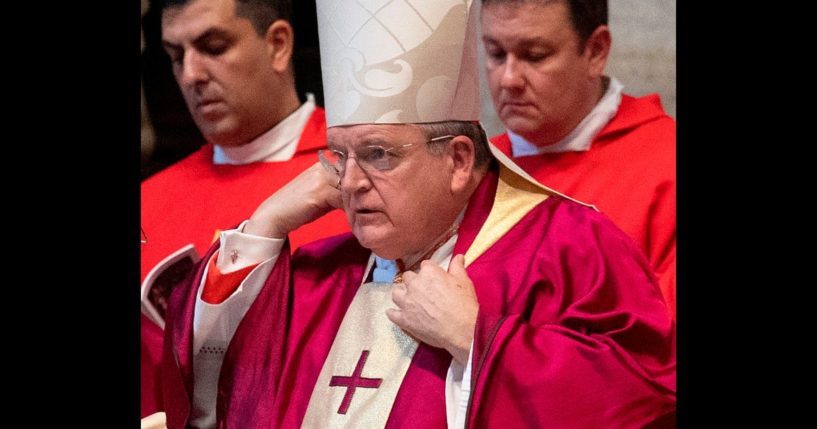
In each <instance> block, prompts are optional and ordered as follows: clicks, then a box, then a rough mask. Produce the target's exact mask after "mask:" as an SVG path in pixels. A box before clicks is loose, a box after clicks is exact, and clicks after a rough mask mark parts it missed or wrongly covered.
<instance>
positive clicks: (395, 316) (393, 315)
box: [386, 308, 406, 328]
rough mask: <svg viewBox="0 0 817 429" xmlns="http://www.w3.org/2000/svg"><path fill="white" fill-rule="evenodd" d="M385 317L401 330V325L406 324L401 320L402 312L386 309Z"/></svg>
mask: <svg viewBox="0 0 817 429" xmlns="http://www.w3.org/2000/svg"><path fill="white" fill-rule="evenodd" d="M386 317H388V318H389V320H391V322H392V323H394V324H395V325H397V326H399V327H401V328H403V325H404V324H405V323H406V322H405V320H404V319H403V312H402V311H400V310H398V309H396V308H387V309H386Z"/></svg>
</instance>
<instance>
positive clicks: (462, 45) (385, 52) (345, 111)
mask: <svg viewBox="0 0 817 429" xmlns="http://www.w3.org/2000/svg"><path fill="white" fill-rule="evenodd" d="M478 8H479V2H474V1H472V0H317V11H318V34H319V36H320V51H321V68H322V75H323V87H324V98H325V103H326V120H327V126H330V127H332V126H338V125H353V124H372V123H375V124H404V123H425V122H438V121H449V120H460V121H477V120H479V113H480V106H479V101H480V99H479V70H478V68H477V67H478V65H477V19H478V15H479V10H478Z"/></svg>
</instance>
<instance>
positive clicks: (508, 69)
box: [500, 54, 525, 89]
mask: <svg viewBox="0 0 817 429" xmlns="http://www.w3.org/2000/svg"><path fill="white" fill-rule="evenodd" d="M523 72H524V64H523V63H522V62H521V61H519V60H517V59H516V57H515V56H513V55H510V54H508V56H507V57H506V58H505V64H504V65H503V69H502V76H501V78H500V84H501V85H502V87H503V88H505V89H514V88H521V87H522V86H524V85H525V79H524V73H523Z"/></svg>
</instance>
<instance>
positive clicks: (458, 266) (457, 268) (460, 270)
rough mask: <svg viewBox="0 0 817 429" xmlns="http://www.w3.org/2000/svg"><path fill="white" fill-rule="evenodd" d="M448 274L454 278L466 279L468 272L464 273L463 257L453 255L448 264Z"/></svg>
mask: <svg viewBox="0 0 817 429" xmlns="http://www.w3.org/2000/svg"><path fill="white" fill-rule="evenodd" d="M448 274H451V275H452V276H454V277H456V278H463V277H465V278H468V272H466V271H465V256H463V255H462V254H459V255H455V256H454V257H453V258H452V259H451V263H450V264H448Z"/></svg>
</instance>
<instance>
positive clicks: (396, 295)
mask: <svg viewBox="0 0 817 429" xmlns="http://www.w3.org/2000/svg"><path fill="white" fill-rule="evenodd" d="M391 300H392V302H394V305H396V306H397V307H398V308H403V307H404V306H405V304H406V287H405V285H403V284H402V283H397V284H395V285H394V288H393V289H392V290H391Z"/></svg>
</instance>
